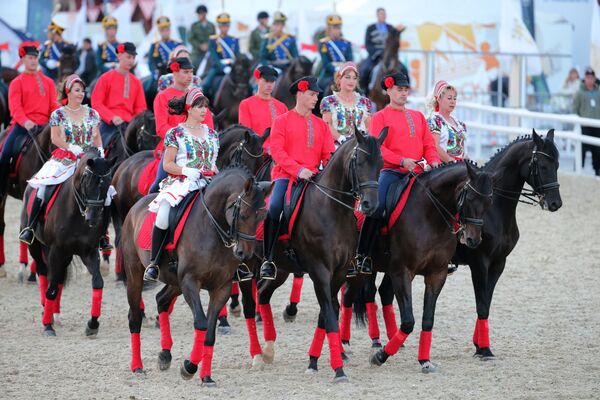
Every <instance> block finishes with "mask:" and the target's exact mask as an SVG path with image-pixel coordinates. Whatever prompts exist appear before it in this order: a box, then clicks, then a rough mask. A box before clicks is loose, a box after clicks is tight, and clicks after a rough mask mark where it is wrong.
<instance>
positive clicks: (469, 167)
mask: <svg viewBox="0 0 600 400" xmlns="http://www.w3.org/2000/svg"><path fill="white" fill-rule="evenodd" d="M465 165H466V166H467V175H469V179H470V180H475V179H476V178H477V169H476V168H475V167H474V166H473V165H472V164H471V162H469V161H467V160H465Z"/></svg>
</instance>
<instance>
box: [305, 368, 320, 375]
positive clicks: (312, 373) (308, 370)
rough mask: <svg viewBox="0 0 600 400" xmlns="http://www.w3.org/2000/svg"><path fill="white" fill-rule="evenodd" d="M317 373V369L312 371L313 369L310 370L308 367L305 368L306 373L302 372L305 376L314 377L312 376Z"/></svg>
mask: <svg viewBox="0 0 600 400" xmlns="http://www.w3.org/2000/svg"><path fill="white" fill-rule="evenodd" d="M317 372H319V370H318V369H314V368H311V367H308V368H306V371H304V373H305V374H306V375H314V374H316V373H317Z"/></svg>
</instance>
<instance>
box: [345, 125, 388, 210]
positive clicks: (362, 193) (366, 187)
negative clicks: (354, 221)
mask: <svg viewBox="0 0 600 400" xmlns="http://www.w3.org/2000/svg"><path fill="white" fill-rule="evenodd" d="M354 132H356V134H355V135H354V136H355V138H356V142H355V145H354V147H353V149H352V151H351V152H350V153H349V157H348V164H347V165H348V169H347V171H348V178H349V180H350V183H351V185H352V189H351V190H352V194H353V195H354V197H355V198H356V199H358V207H359V210H360V211H361V212H362V213H364V214H366V215H371V214H372V213H373V212H374V211H375V210H376V209H377V207H378V205H379V198H378V193H377V191H378V186H379V184H378V181H379V172H380V171H381V168H383V157H382V156H381V151H380V149H379V147H380V146H381V144H382V143H383V141H384V140H385V138H386V137H387V133H388V128H387V127H385V128H383V130H382V131H381V133H380V134H379V137H378V138H375V137H374V136H370V135H365V134H363V133H362V132H360V131H359V130H358V129H357V128H356V127H355V129H354ZM352 142H354V141H352ZM352 142H351V143H352ZM350 145H351V144H348V145H347V146H350Z"/></svg>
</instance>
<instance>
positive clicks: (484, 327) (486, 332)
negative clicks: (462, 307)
mask: <svg viewBox="0 0 600 400" xmlns="http://www.w3.org/2000/svg"><path fill="white" fill-rule="evenodd" d="M477 325H478V329H477V330H478V332H477V341H478V342H479V347H480V348H486V347H490V325H489V323H488V320H487V319H478V320H477Z"/></svg>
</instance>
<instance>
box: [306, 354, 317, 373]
mask: <svg viewBox="0 0 600 400" xmlns="http://www.w3.org/2000/svg"><path fill="white" fill-rule="evenodd" d="M318 370H319V357H315V356H310V358H309V359H308V368H307V370H306V373H315V372H317V371H318Z"/></svg>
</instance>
